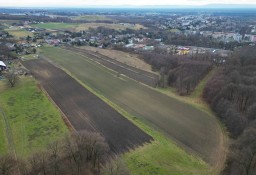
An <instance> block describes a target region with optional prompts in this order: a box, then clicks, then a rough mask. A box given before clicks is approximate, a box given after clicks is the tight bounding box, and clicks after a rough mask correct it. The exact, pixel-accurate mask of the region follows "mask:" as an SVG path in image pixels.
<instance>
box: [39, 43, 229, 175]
mask: <svg viewBox="0 0 256 175" xmlns="http://www.w3.org/2000/svg"><path fill="white" fill-rule="evenodd" d="M42 51H43V54H44V55H45V56H47V57H49V58H50V59H51V60H53V61H55V62H56V63H58V64H59V65H61V66H62V67H63V68H64V69H65V71H67V72H68V73H69V74H71V75H72V76H73V77H74V78H76V79H77V80H78V81H79V82H80V83H82V84H84V85H85V86H86V87H87V88H88V89H90V90H91V91H92V92H94V93H95V94H97V95H99V96H100V97H101V98H103V99H105V101H108V103H111V104H112V106H113V104H114V106H115V108H116V109H117V108H119V109H124V110H125V111H126V113H127V114H128V115H126V117H127V118H129V119H130V120H131V121H133V122H135V123H136V124H137V125H139V126H140V128H142V129H144V130H146V131H147V133H149V134H151V135H152V136H153V137H154V139H155V140H156V141H155V142H154V143H153V144H150V145H148V146H145V147H142V148H139V149H136V150H135V151H134V152H131V153H129V154H128V155H126V156H125V159H126V161H127V162H128V165H129V167H130V169H131V170H132V172H134V173H133V174H152V172H151V168H153V169H155V168H157V167H158V168H160V169H161V170H159V172H162V173H161V174H166V172H168V173H167V174H207V173H205V171H206V169H207V168H206V167H207V166H206V165H205V163H203V161H201V160H200V159H199V158H198V157H197V156H195V157H193V156H191V155H190V154H186V153H185V152H184V151H182V149H180V148H178V147H177V146H176V145H175V144H174V142H171V141H170V140H169V139H172V140H175V142H176V143H178V145H180V146H182V147H183V148H185V149H186V150H187V151H189V152H191V153H194V155H200V156H201V157H203V159H204V160H207V161H208V162H210V163H211V164H212V165H213V166H215V164H216V163H217V162H218V161H219V160H218V156H220V155H225V153H224V152H222V151H223V150H219V149H218V148H219V146H222V145H220V144H222V142H221V141H220V139H221V137H222V130H221V128H220V126H219V123H218V121H217V120H216V119H215V118H214V117H213V116H212V115H209V114H207V113H205V112H202V111H201V110H198V109H196V108H195V107H193V106H192V105H188V104H186V103H183V102H180V101H179V100H177V99H175V98H171V97H168V96H166V95H164V94H161V93H159V92H157V91H156V90H154V89H152V88H149V87H146V86H144V85H141V84H140V83H137V82H135V81H133V80H131V79H128V78H126V77H124V76H121V77H118V76H117V73H116V72H113V71H110V70H109V69H106V68H104V67H103V66H101V65H98V64H97V63H95V62H93V61H91V60H89V59H88V58H85V57H82V56H80V55H78V54H75V53H74V52H71V51H66V50H63V49H60V48H51V47H45V48H43V49H42ZM139 123H140V124H142V125H143V126H142V125H140V124H139ZM148 126H149V127H150V128H149V127H148ZM151 132H153V134H152V133H151ZM160 133H161V134H160ZM163 134H164V135H165V136H167V137H164V136H163ZM168 138H169V139H168ZM163 155H165V157H162V156H163ZM143 156H145V158H143ZM144 159H145V160H144ZM136 161H138V162H142V165H141V166H139V167H138V163H136ZM147 162H148V164H147ZM189 162H190V163H189ZM195 162H196V163H195ZM196 164H197V165H196ZM193 167H195V168H193ZM203 170H205V171H203ZM140 171H142V172H143V173H135V172H140ZM155 171H156V170H155ZM194 172H196V173H194ZM200 172H201V173H200Z"/></svg>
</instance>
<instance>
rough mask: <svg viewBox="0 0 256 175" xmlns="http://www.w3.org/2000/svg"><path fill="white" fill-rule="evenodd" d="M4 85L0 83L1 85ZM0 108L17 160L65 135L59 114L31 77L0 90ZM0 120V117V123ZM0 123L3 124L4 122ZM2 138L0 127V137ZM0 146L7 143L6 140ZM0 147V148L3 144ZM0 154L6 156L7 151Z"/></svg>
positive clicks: (3, 150) (4, 150)
mask: <svg viewBox="0 0 256 175" xmlns="http://www.w3.org/2000/svg"><path fill="white" fill-rule="evenodd" d="M3 83H4V82H3V81H2V82H1V84H3ZM0 106H1V110H2V111H3V112H4V113H5V115H6V118H7V120H8V123H9V125H10V132H11V135H12V137H13V142H14V147H15V151H16V154H17V156H19V157H27V156H29V155H31V154H32V153H34V152H36V151H38V150H42V149H44V148H46V146H47V145H48V144H49V143H50V142H52V141H54V140H56V139H59V138H60V137H63V136H64V135H65V134H66V133H67V132H68V129H67V127H66V125H65V123H64V122H63V120H62V118H61V114H60V112H59V111H58V110H57V109H56V107H55V106H54V105H53V104H52V103H51V102H50V101H49V100H48V97H47V96H46V95H45V94H44V93H43V92H42V91H41V89H40V88H39V87H38V86H37V85H36V82H35V80H34V79H32V78H29V77H23V78H21V79H20V81H19V84H18V85H17V86H16V87H14V88H7V87H6V88H2V89H1V94H0ZM2 119H3V116H2V115H1V120H0V122H1V121H2ZM1 123H2V125H3V122H1ZM1 123H0V125H1ZM6 127H7V126H4V128H6ZM2 135H3V131H2V128H1V130H0V136H2ZM4 135H5V137H3V138H6V137H7V133H5V132H4ZM3 138H2V137H1V139H0V140H1V141H2V139H3ZM3 144H5V145H6V144H7V139H5V143H3ZM0 145H1V146H2V143H0ZM0 151H1V152H0V153H6V152H7V151H8V149H7V148H5V149H0Z"/></svg>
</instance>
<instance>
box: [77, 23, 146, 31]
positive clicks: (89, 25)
mask: <svg viewBox="0 0 256 175" xmlns="http://www.w3.org/2000/svg"><path fill="white" fill-rule="evenodd" d="M97 27H106V28H109V29H115V30H125V29H126V28H128V29H133V30H139V29H141V28H145V27H144V26H142V25H140V24H135V25H129V26H125V25H122V24H109V23H84V24H80V25H79V26H78V27H76V28H75V31H77V32H78V31H81V30H88V29H89V28H97Z"/></svg>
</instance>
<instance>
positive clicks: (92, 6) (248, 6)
mask: <svg viewBox="0 0 256 175" xmlns="http://www.w3.org/2000/svg"><path fill="white" fill-rule="evenodd" d="M239 6H242V7H239ZM160 7H161V8H167V9H168V8H169V9H171V8H204V7H208V8H256V3H255V4H220V3H218V4H202V5H200V4H199V5H177V4H176V5H171V4H169V5H167V4H166V5H126V4H123V5H88V6H82V7H81V6H58V7H57V6H1V5H0V8H23V9H26V8H55V9H61V8H78V9H86V8H102V9H104V8H152V9H154V8H160Z"/></svg>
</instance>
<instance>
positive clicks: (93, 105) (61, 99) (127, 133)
mask: <svg viewBox="0 0 256 175" xmlns="http://www.w3.org/2000/svg"><path fill="white" fill-rule="evenodd" d="M23 64H24V65H25V67H27V68H28V69H29V70H30V71H31V72H32V74H33V75H34V77H36V79H38V80H39V81H40V83H41V85H42V86H43V87H44V89H45V90H46V91H47V92H48V94H49V95H50V96H51V98H52V99H53V101H54V102H55V103H56V104H57V105H58V106H59V107H60V109H61V111H62V112H63V113H64V114H65V116H67V118H68V119H69V121H70V123H71V124H72V126H73V127H74V128H75V130H77V131H83V130H87V131H93V132H99V133H101V134H102V135H103V136H104V137H105V139H106V141H107V142H108V144H109V146H110V149H111V150H112V151H113V152H114V153H121V152H125V151H128V150H129V149H133V148H135V147H136V146H139V145H143V144H144V143H147V142H150V141H151V140H152V137H150V136H149V135H147V134H145V133H144V132H143V131H142V130H140V129H139V128H138V127H136V126H135V125H134V124H132V123H131V122H130V121H128V120H127V119H126V118H124V117H123V116H122V115H121V114H119V113H118V112H117V111H115V110H114V109H113V108H111V107H110V106H109V105H107V104H106V103H105V102H103V101H102V100H101V99H100V98H98V97H97V96H95V95H94V94H93V93H91V92H90V91H88V90H87V89H85V88H84V87H83V86H82V85H80V84H79V83H78V82H77V81H75V80H74V79H73V78H72V77H70V76H69V75H68V74H66V73H65V72H64V71H63V70H61V69H59V68H57V67H55V66H53V65H52V64H50V63H49V62H47V61H45V60H44V59H38V60H31V61H26V62H23Z"/></svg>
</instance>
